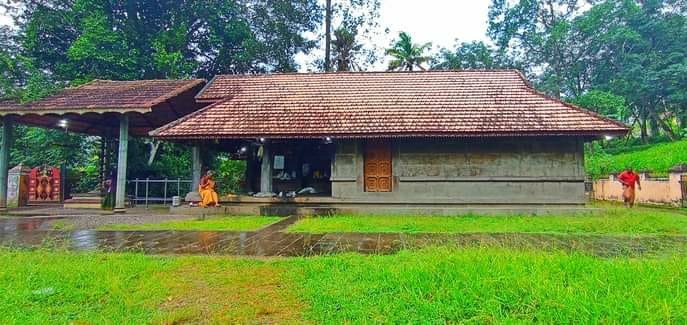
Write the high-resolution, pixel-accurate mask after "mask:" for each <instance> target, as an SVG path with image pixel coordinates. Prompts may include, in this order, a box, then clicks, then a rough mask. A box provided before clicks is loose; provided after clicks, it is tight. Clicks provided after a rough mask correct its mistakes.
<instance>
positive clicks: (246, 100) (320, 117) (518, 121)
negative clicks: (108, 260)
mask: <svg viewBox="0 0 687 325" xmlns="http://www.w3.org/2000/svg"><path fill="white" fill-rule="evenodd" d="M196 98H197V100H198V101H199V102H202V103H208V104H210V105H209V106H207V107H205V108H203V109H201V110H199V111H197V112H194V113H192V114H189V115H187V116H185V117H183V118H180V119H178V120H176V121H174V122H172V123H169V124H167V125H165V126H163V127H160V128H158V129H156V130H154V131H152V132H151V133H150V134H151V135H152V136H154V137H157V138H160V139H176V140H203V139H206V140H220V139H225V140H233V141H236V140H243V141H248V140H250V141H256V139H260V140H263V141H261V142H266V143H268V142H270V141H274V140H285V139H286V140H293V139H321V140H326V141H336V140H337V139H352V138H353V139H355V138H357V139H370V138H428V137H429V138H434V137H446V138H448V137H454V138H459V137H533V136H535V137H539V136H542V137H558V136H568V137H569V136H575V137H583V138H587V139H592V138H598V137H602V136H617V135H624V134H626V133H627V132H628V130H629V129H628V127H627V126H626V125H624V124H622V123H620V122H617V121H614V120H611V119H608V118H606V117H603V116H601V115H598V114H596V113H594V112H591V111H588V110H585V109H582V108H580V107H577V106H574V105H571V104H568V103H565V102H563V101H561V100H558V99H555V98H552V97H549V96H546V95H544V94H542V93H540V92H537V91H536V90H535V89H534V88H533V87H532V86H531V85H530V84H529V82H528V81H527V80H526V78H525V77H524V76H523V75H522V74H521V73H520V72H519V71H517V70H465V71H422V72H338V73H311V74H274V75H256V76H236V75H220V76H217V77H215V79H213V80H212V81H211V82H210V83H209V84H208V86H207V87H206V88H205V89H204V90H203V91H201V92H200V94H198V96H197V97H196ZM265 147H268V146H267V145H265ZM265 160H269V159H263V163H264V162H265ZM261 170H262V172H263V175H264V173H270V172H271V170H270V168H269V166H263V168H262V169H261ZM265 178H271V177H265ZM269 185H270V184H269V183H267V184H262V185H261V186H262V188H261V191H269V188H268V187H269Z"/></svg>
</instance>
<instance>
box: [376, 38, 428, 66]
mask: <svg viewBox="0 0 687 325" xmlns="http://www.w3.org/2000/svg"><path fill="white" fill-rule="evenodd" d="M398 36H399V39H398V40H396V41H394V43H393V44H392V47H391V48H390V49H387V50H386V54H387V55H390V56H391V57H393V59H392V60H391V61H390V62H389V70H406V71H413V69H414V68H416V67H417V68H420V69H422V70H425V68H424V67H423V66H422V64H424V63H426V62H428V61H429V60H430V59H431V58H430V57H429V56H427V55H425V52H426V51H427V50H429V49H430V48H431V47H432V43H425V44H421V45H420V44H415V43H413V40H412V39H411V38H410V35H408V34H407V33H405V32H401V33H400V34H399V35H398Z"/></svg>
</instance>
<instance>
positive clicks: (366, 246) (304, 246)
mask: <svg viewBox="0 0 687 325" xmlns="http://www.w3.org/2000/svg"><path fill="white" fill-rule="evenodd" d="M63 218H66V217H42V218H4V219H0V245H4V246H14V247H41V246H46V245H56V246H59V247H66V248H68V249H71V250H75V251H84V250H101V251H115V252H123V251H135V252H144V253H148V254H216V255H245V256H310V255H322V254H335V253H342V252H358V253H363V254H392V253H394V252H397V251H399V250H401V249H407V248H421V247H427V246H437V245H441V246H451V245H454V246H470V247H476V246H477V247H508V248H536V249H544V250H564V251H570V252H572V251H581V252H586V253H590V254H594V255H598V256H603V257H612V256H661V255H672V254H685V253H687V236H603V235H565V234H522V233H512V234H508V233H504V234H481V233H475V234H388V233H381V234H361V233H330V234H297V233H285V232H282V231H284V229H286V227H288V226H289V225H290V224H292V223H294V222H296V221H297V220H298V218H297V217H290V218H286V219H284V220H282V221H280V222H278V223H276V224H273V225H271V226H268V227H266V228H263V229H261V230H259V231H255V232H212V231H99V230H73V231H56V230H45V227H44V225H45V224H47V223H51V222H54V221H55V220H58V219H63Z"/></svg>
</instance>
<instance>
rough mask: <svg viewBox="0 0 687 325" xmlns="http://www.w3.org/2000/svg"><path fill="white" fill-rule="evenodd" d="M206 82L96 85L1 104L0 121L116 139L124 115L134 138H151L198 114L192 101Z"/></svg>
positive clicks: (166, 81) (133, 82) (196, 106)
mask: <svg viewBox="0 0 687 325" xmlns="http://www.w3.org/2000/svg"><path fill="white" fill-rule="evenodd" d="M204 85H205V81H204V80H200V79H195V80H138V81H112V80H94V81H91V82H89V83H86V84H84V85H81V86H79V87H74V88H68V89H65V90H63V91H61V92H59V93H57V94H55V95H52V96H48V97H46V98H44V99H41V100H38V101H35V102H31V103H28V104H16V103H11V102H8V101H4V102H0V116H12V117H14V119H15V120H16V121H17V122H19V123H22V124H27V125H33V126H39V127H47V128H60V127H64V126H63V123H60V122H61V121H63V120H64V121H66V122H67V124H68V126H67V129H68V130H69V131H73V132H77V133H84V134H91V135H103V134H108V133H110V134H116V130H117V128H118V125H119V124H118V123H119V122H118V118H117V116H118V115H120V114H127V115H129V122H130V128H129V130H130V133H131V134H133V135H136V136H147V135H148V132H150V131H151V130H152V129H155V128H157V127H160V126H162V125H164V124H166V123H169V122H170V121H173V120H175V119H178V118H180V117H182V116H185V115H187V114H189V113H191V112H193V111H196V110H198V109H199V108H201V107H202V106H204V105H203V104H199V103H197V102H196V101H195V99H194V96H195V95H196V94H197V93H198V91H199V90H200V89H201V88H202V87H203V86H204Z"/></svg>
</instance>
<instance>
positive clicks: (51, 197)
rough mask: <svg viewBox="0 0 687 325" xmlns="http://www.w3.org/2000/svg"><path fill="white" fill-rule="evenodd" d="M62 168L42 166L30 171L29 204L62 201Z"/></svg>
mask: <svg viewBox="0 0 687 325" xmlns="http://www.w3.org/2000/svg"><path fill="white" fill-rule="evenodd" d="M61 178H62V177H61V174H60V169H59V168H57V167H51V166H45V165H44V166H40V167H35V168H33V169H31V172H30V173H29V204H44V203H60V202H62V179H61Z"/></svg>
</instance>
